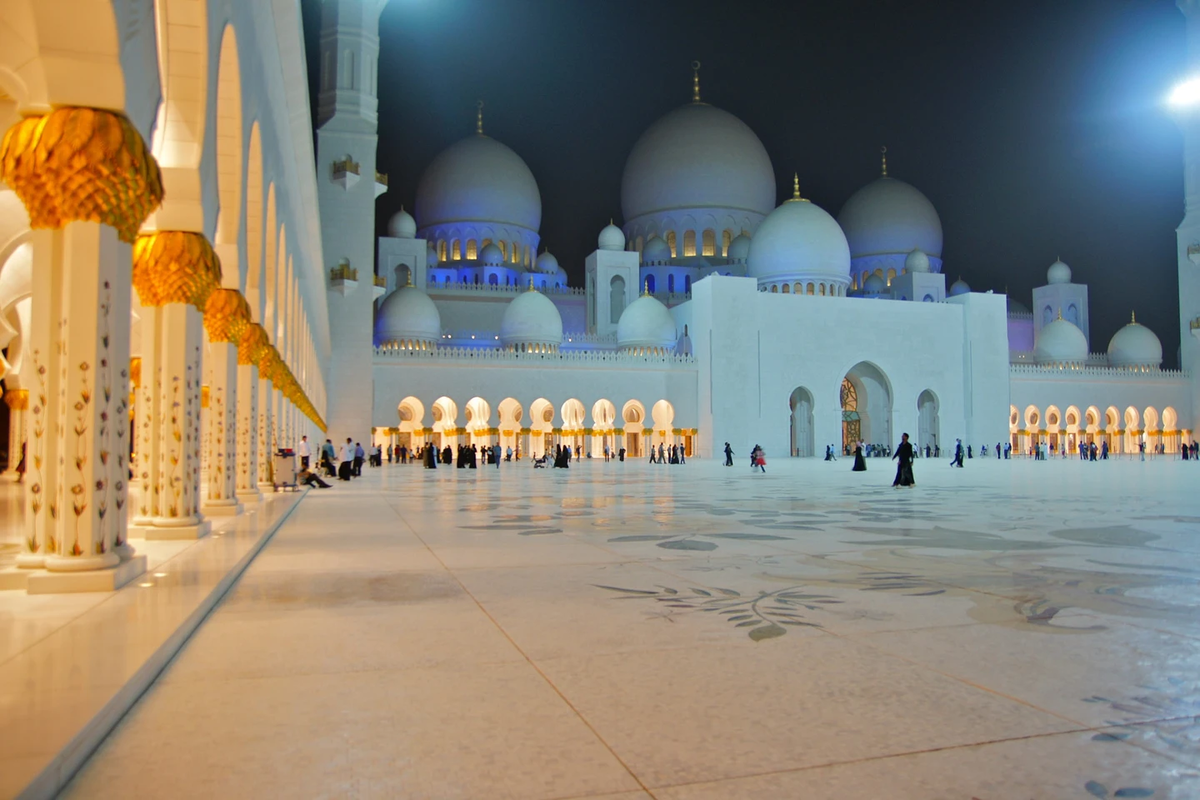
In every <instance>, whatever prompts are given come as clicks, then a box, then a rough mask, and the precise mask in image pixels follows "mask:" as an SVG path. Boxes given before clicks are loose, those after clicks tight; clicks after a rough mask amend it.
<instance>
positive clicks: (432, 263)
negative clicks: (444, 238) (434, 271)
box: [425, 248, 441, 267]
mask: <svg viewBox="0 0 1200 800" xmlns="http://www.w3.org/2000/svg"><path fill="white" fill-rule="evenodd" d="M440 263H441V262H440V261H438V254H437V250H434V249H432V248H430V250H429V252H428V253H427V254H426V255H425V266H427V267H436V266H437V265H438V264H440Z"/></svg>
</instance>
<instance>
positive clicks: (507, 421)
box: [496, 397, 524, 455]
mask: <svg viewBox="0 0 1200 800" xmlns="http://www.w3.org/2000/svg"><path fill="white" fill-rule="evenodd" d="M496 410H497V411H498V412H499V413H500V448H501V449H502V450H504V451H505V452H506V453H507V452H508V448H510V447H511V448H512V449H513V451H514V454H515V451H517V450H521V453H522V455H523V454H524V450H523V449H522V448H521V447H520V445H519V442H520V439H518V438H517V436H518V435H519V434H520V432H521V418H522V416H523V415H524V409H522V408H521V404H520V403H519V402H517V400H516V399H515V398H512V397H506V398H504V399H503V400H501V401H500V405H499V406H498V407H497V409H496Z"/></svg>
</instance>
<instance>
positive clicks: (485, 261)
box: [479, 242, 504, 267]
mask: <svg viewBox="0 0 1200 800" xmlns="http://www.w3.org/2000/svg"><path fill="white" fill-rule="evenodd" d="M479 263H480V264H482V265H483V266H485V267H502V266H504V253H502V252H500V247H499V246H498V245H497V244H496V243H495V242H488V243H487V246H485V247H484V248H483V249H482V250H480V251H479Z"/></svg>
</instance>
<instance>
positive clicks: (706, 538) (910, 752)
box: [67, 459, 1200, 800]
mask: <svg viewBox="0 0 1200 800" xmlns="http://www.w3.org/2000/svg"><path fill="white" fill-rule="evenodd" d="M849 467H850V464H849V462H848V461H839V462H836V463H833V464H826V463H823V462H819V461H803V462H795V461H793V462H788V461H781V460H772V461H770V462H769V463H768V465H767V469H768V472H767V474H765V475H752V474H751V473H750V471H749V469H748V467H747V466H746V465H745V464H743V463H742V460H741V459H739V462H738V466H737V467H734V468H728V469H727V468H723V467H721V466H719V465H716V464H711V463H704V462H694V463H690V464H688V465H686V466H672V467H654V466H650V465H646V464H643V463H632V462H630V463H625V464H618V463H609V464H605V463H602V462H598V461H593V462H586V463H584V464H576V465H574V466H573V467H572V469H570V470H569V471H566V472H563V471H554V470H548V471H543V470H537V471H534V470H533V469H531V468H530V466H529V464H528V463H524V464H520V465H502V466H501V468H500V469H499V470H497V469H495V468H494V467H491V468H487V469H483V468H481V469H479V470H475V471H471V470H455V469H446V468H443V469H439V470H438V471H436V472H428V471H425V470H422V469H420V468H416V467H399V466H390V467H385V468H383V469H380V470H368V471H367V472H366V477H365V478H364V479H363V480H361V481H358V482H355V483H354V484H352V485H350V486H346V485H344V484H335V488H333V489H329V490H327V491H323V492H314V493H312V494H310V495H309V497H308V498H307V499H306V500H305V501H304V502H303V504H302V505H301V507H300V509H299V511H298V512H297V513H296V514H295V515H294V516H293V517H292V519H291V520H289V521H288V523H287V524H286V525H285V526H284V528H283V529H281V531H280V532H279V533H278V534H277V535H276V537H275V539H274V540H273V541H272V542H271V544H269V545H268V547H267V548H266V549H265V550H264V551H263V553H262V554H261V555H260V556H259V557H258V559H257V560H256V561H255V563H254V564H252V565H251V567H250V569H249V570H248V571H247V573H246V575H245V576H244V578H243V580H242V582H241V584H240V585H239V586H238V587H237V588H236V589H235V590H234V591H233V592H232V593H231V594H230V595H229V597H228V598H227V599H226V601H225V603H224V604H223V605H222V607H220V608H219V609H218V610H217V611H216V612H215V613H214V614H213V615H212V616H211V617H210V618H209V620H208V621H207V622H206V623H205V624H204V626H203V627H202V628H201V629H200V631H199V632H198V633H197V635H196V636H195V638H194V639H193V640H192V642H191V643H190V644H189V645H188V647H187V648H186V649H185V650H184V651H183V652H182V653H181V654H180V656H179V657H178V658H177V659H176V662H175V663H174V664H173V666H172V667H171V668H170V669H169V670H168V671H167V672H166V673H164V675H163V676H162V678H160V681H159V683H158V684H157V685H156V686H155V687H154V688H153V689H151V691H150V692H149V693H148V694H147V695H146V696H145V697H144V698H143V700H142V701H141V703H139V705H138V706H137V707H135V709H134V710H133V711H132V712H131V713H130V715H129V716H128V717H127V718H126V720H125V721H124V722H123V723H122V725H121V726H120V727H119V728H118V729H117V731H116V732H115V733H114V735H113V736H112V737H110V739H109V740H108V742H107V743H106V744H105V746H104V747H103V748H102V749H101V750H100V751H99V752H98V753H97V755H96V756H95V757H94V758H93V759H92V760H91V761H90V762H89V764H88V766H87V767H86V768H85V770H84V771H83V772H82V773H81V775H80V777H79V778H78V779H77V780H76V782H75V783H74V784H73V785H72V787H71V789H70V790H69V791H68V792H67V796H75V797H105V796H110V795H111V796H117V795H118V794H119V795H121V796H131V795H132V796H142V797H150V796H161V794H162V792H163V791H164V790H169V794H170V795H171V796H173V797H193V796H194V797H211V796H222V797H261V796H368V797H371V796H381V797H392V796H397V797H400V796H402V797H431V798H451V797H513V798H571V797H600V796H604V797H610V796H611V797H623V798H636V797H642V798H644V797H656V798H672V799H676V798H678V799H680V800H682V799H684V798H687V799H688V800H694V799H695V798H729V797H748V798H749V797H753V798H763V797H847V798H858V797H862V798H875V797H889V798H913V799H914V800H917V798H920V800H927V799H928V798H943V797H944V798H963V799H964V800H965V799H966V798H970V797H977V798H980V800H991V799H992V798H1009V797H1012V798H1026V797H1054V798H1072V797H1081V798H1087V797H1114V798H1115V797H1153V798H1194V797H1197V796H1200V677H1198V671H1197V669H1196V664H1197V661H1198V658H1200V618H1198V617H1197V615H1196V607H1197V605H1198V603H1200V600H1197V597H1200V592H1198V591H1197V590H1198V588H1200V495H1198V493H1197V492H1196V491H1195V487H1196V486H1197V484H1198V481H1200V465H1193V464H1192V463H1191V462H1188V463H1180V462H1175V461H1166V460H1163V461H1157V462H1147V463H1141V462H1133V461H1121V462H1113V461H1110V462H1107V463H1097V464H1087V463H1080V462H1078V461H1075V460H1074V459H1068V460H1066V461H1053V462H1049V463H1035V462H1028V461H1021V462H996V461H994V460H987V461H982V460H980V459H974V460H971V461H968V462H967V468H966V469H964V470H951V469H949V468H948V466H947V464H946V462H945V461H937V462H927V461H919V462H918V463H917V466H916V477H917V481H918V486H917V487H916V488H915V489H911V490H894V489H892V488H891V486H890V484H891V478H892V474H893V471H894V470H893V468H892V467H890V465H888V464H887V463H886V462H884V461H882V460H872V461H870V462H869V470H868V471H867V472H866V473H852V472H850V471H849ZM149 752H153V753H154V757H153V758H147V753H149ZM218 765H219V766H218Z"/></svg>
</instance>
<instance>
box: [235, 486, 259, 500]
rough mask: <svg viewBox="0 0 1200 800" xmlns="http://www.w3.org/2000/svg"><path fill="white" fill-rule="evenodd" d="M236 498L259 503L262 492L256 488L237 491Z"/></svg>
mask: <svg viewBox="0 0 1200 800" xmlns="http://www.w3.org/2000/svg"><path fill="white" fill-rule="evenodd" d="M237 499H238V501H239V502H241V503H260V502H262V492H260V491H258V490H257V489H250V490H249V491H239V492H238V493H237Z"/></svg>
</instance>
